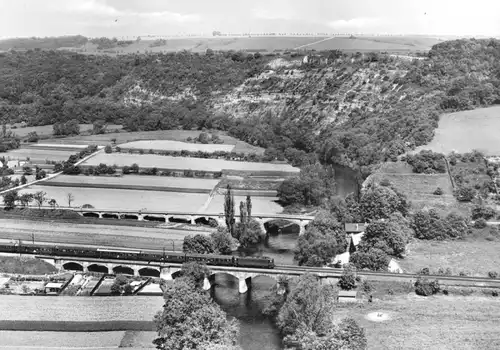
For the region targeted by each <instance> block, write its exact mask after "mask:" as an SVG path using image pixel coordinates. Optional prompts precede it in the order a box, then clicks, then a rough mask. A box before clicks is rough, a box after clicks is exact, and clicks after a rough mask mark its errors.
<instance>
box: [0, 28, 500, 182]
mask: <svg viewBox="0 0 500 350" xmlns="http://www.w3.org/2000/svg"><path fill="white" fill-rule="evenodd" d="M244 39H245V40H246V38H239V39H238V38H223V39H204V40H206V42H207V43H208V44H210V45H213V44H214V43H218V44H220V45H222V44H223V43H225V46H224V47H226V48H235V47H237V45H240V44H241V45H242V46H243V43H244V42H245V41H244ZM285 39H286V40H285ZM431 39H432V38H423V37H413V38H412V39H411V40H409V39H408V38H407V39H404V38H402V37H388V38H383V37H376V38H367V37H362V38H361V37H360V38H351V39H347V38H335V39H331V40H324V41H322V42H318V41H319V40H321V38H314V40H315V41H316V42H312V41H311V40H312V39H311V38H302V37H300V38H299V37H296V38H247V41H246V44H245V45H247V46H246V47H249V46H248V45H249V43H250V42H252V45H254V46H253V47H254V48H257V47H262V46H266V45H269V46H266V47H268V48H269V49H271V48H272V46H271V43H272V42H273V40H278V41H279V42H281V43H282V46H281V47H280V46H275V47H278V48H280V49H283V48H284V47H286V46H289V47H292V46H295V45H298V46H302V47H304V49H305V50H306V49H308V48H309V49H310V48H311V47H315V46H316V47H318V46H320V45H325V46H326V45H327V43H331V44H333V43H336V45H340V44H341V43H343V45H344V44H345V46H344V48H346V49H345V50H343V51H336V50H332V49H329V50H324V51H315V52H312V51H310V50H309V51H307V52H302V51H301V52H297V51H295V52H293V51H292V52H289V51H282V52H279V53H250V52H229V51H225V50H224V51H222V52H210V51H209V52H207V54H197V53H192V52H187V51H180V52H177V53H173V52H170V53H164V52H162V53H148V54H137V53H136V52H134V54H133V55H117V56H116V57H115V56H113V55H80V54H75V53H68V52H61V51H58V52H48V51H45V50H41V51H31V52H27V53H26V52H11V53H3V54H0V76H1V77H2V79H1V81H0V119H1V121H2V122H4V123H13V122H22V121H24V122H26V123H27V124H28V125H29V126H38V125H48V124H54V123H57V122H66V121H68V120H70V119H77V121H78V122H80V123H92V122H93V121H95V120H98V119H101V120H104V121H105V122H107V123H112V124H120V125H123V126H124V128H125V129H127V130H131V131H152V130H173V129H184V130H202V129H203V128H206V129H219V130H223V131H227V132H228V134H229V135H231V136H234V137H237V138H239V139H241V140H243V141H246V142H248V143H250V144H252V145H254V146H260V147H263V148H266V149H267V150H266V152H267V153H268V154H269V156H270V157H271V158H275V159H283V158H286V159H287V160H290V161H292V163H293V164H294V165H301V164H304V163H307V162H310V161H311V157H315V156H316V155H318V156H319V158H320V159H321V160H322V161H323V162H325V163H341V164H344V165H349V166H351V167H360V169H362V170H363V171H364V172H365V173H366V171H369V170H370V167H372V166H373V165H375V164H378V163H380V162H383V161H386V160H387V159H397V156H398V155H401V154H403V153H406V152H408V151H410V150H412V149H413V148H415V147H418V146H422V145H426V144H428V143H429V142H431V140H432V139H433V137H434V134H435V130H436V129H437V128H438V122H439V120H440V118H439V117H440V115H443V114H447V113H452V112H458V111H465V110H472V109H478V108H480V107H486V106H491V105H495V104H500V41H498V40H494V39H483V40H477V39H461V40H453V41H446V42H440V43H437V44H435V45H433V46H432V48H431V50H429V51H428V52H426V53H425V55H420V56H419V57H418V59H415V57H412V55H411V54H409V53H408V51H406V52H405V53H403V54H400V55H395V54H393V53H394V52H395V51H389V54H386V53H383V52H380V51H377V50H376V48H377V47H378V48H381V47H382V46H383V47H385V48H387V47H393V48H394V49H395V50H400V49H401V48H403V47H405V48H408V47H413V48H423V47H426V45H429V44H430V43H431ZM179 40H180V41H179ZM193 40H194V41H195V40H200V39H173V40H166V43H165V42H156V44H162V45H165V46H168V45H172V50H173V44H174V43H175V44H176V45H177V44H179V43H181V42H184V43H189V45H191V44H192V43H193V42H194V41H193ZM376 40H378V41H376ZM432 40H439V39H432ZM385 41H390V42H385ZM113 42H114V41H113ZM124 43H125V42H123V41H122V42H119V41H117V42H116V45H120V44H124ZM152 43H155V42H153V41H145V40H141V41H135V42H133V43H132V44H130V45H128V46H126V47H120V49H119V50H126V49H129V48H134V49H135V48H137V47H143V48H144V49H146V48H147V47H150V46H149V45H151V44H152ZM347 43H351V44H352V45H351V46H347ZM361 44H364V45H365V47H366V48H367V47H371V48H372V49H373V51H375V52H366V51H361V50H359V53H358V52H357V51H356V50H354V47H358V48H359V47H361V46H359V45H361ZM92 45H93V47H96V45H97V46H98V45H101V47H103V46H104V45H105V46H106V47H109V46H110V45H113V44H112V43H110V42H108V41H105V40H104V41H103V40H101V41H99V40H98V41H97V42H94V43H92ZM186 45H187V44H186ZM306 45H307V46H306ZM386 45H387V46H386ZM87 46H90V44H87ZM158 47H161V46H155V47H152V48H151V49H157V48H158ZM179 48H180V46H176V50H178V49H179ZM332 48H333V47H332ZM349 48H350V49H349ZM148 50H149V49H148ZM198 50H199V51H203V46H199V47H198ZM401 50H402V49H401ZM353 51H354V52H353ZM386 51H387V50H386ZM305 55H308V60H307V62H305V60H304V57H305ZM491 111H494V110H493V109H492V110H491ZM490 113H491V112H490ZM463 115H464V116H465V117H464V118H465V119H468V118H469V117H470V116H471V115H470V114H463ZM479 119H480V120H482V119H484V118H482V119H481V118H479ZM443 120H444V119H443ZM463 125H467V124H463ZM488 125H490V129H492V130H489V131H488V132H489V134H491V135H492V137H494V135H495V134H494V132H495V131H496V129H493V128H494V127H496V126H497V124H488ZM484 128H488V126H487V125H485V127H484ZM447 130H448V134H449V133H450V132H451V133H452V134H453V133H456V128H455V129H454V128H447ZM439 131H440V129H438V132H439ZM460 135H463V136H462V137H463V138H466V137H467V136H468V134H467V132H463V133H461V134H460ZM478 135H480V134H478ZM439 142H442V141H439ZM457 142H460V141H457ZM490 142H494V139H493V138H492V141H490ZM455 144H456V142H455Z"/></svg>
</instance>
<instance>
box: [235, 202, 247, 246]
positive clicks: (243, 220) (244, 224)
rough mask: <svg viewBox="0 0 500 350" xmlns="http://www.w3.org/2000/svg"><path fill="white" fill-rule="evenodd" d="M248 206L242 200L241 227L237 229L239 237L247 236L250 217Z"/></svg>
mask: <svg viewBox="0 0 500 350" xmlns="http://www.w3.org/2000/svg"><path fill="white" fill-rule="evenodd" d="M247 214H248V212H247V206H246V204H245V202H240V224H239V226H240V229H239V230H236V231H237V237H236V238H238V239H239V238H240V237H241V236H246V234H247V230H248V217H247Z"/></svg>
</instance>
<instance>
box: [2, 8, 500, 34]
mask: <svg viewBox="0 0 500 350" xmlns="http://www.w3.org/2000/svg"><path fill="white" fill-rule="evenodd" d="M214 30H218V31H221V32H226V33H227V32H238V33H241V32H253V33H259V32H286V33H290V32H301V33H304V32H328V33H370V34H377V33H379V34H380V33H389V34H434V35H486V36H500V0H474V1H471V0H467V1H466V0H454V1H452V0H342V1H341V0H251V1H240V0H175V1H174V0H0V37H3V38H5V37H30V36H38V37H43V36H60V35H75V34H81V35H84V36H89V37H96V36H107V37H113V36H116V37H126V36H138V35H175V34H180V33H196V34H198V33H204V34H206V35H208V34H211V33H212V31H214Z"/></svg>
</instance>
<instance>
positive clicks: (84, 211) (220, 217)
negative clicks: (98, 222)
mask: <svg viewBox="0 0 500 350" xmlns="http://www.w3.org/2000/svg"><path fill="white" fill-rule="evenodd" d="M61 209H70V210H73V211H75V212H77V213H78V214H80V215H82V216H85V217H95V218H101V219H102V218H111V219H131V220H139V221H161V222H184V223H187V224H193V225H194V224H197V223H207V224H208V223H214V225H215V224H216V225H217V226H225V225H226V220H225V217H224V214H223V213H199V212H173V211H172V212H166V211H140V210H117V209H98V208H61ZM252 219H254V220H256V221H257V222H258V223H259V224H260V225H261V228H262V230H263V231H264V232H266V227H265V224H266V223H268V222H270V221H274V220H285V221H288V222H290V223H293V224H296V225H298V226H299V235H302V234H303V233H304V231H305V229H306V227H307V225H308V224H309V223H310V222H311V221H312V220H313V219H314V216H306V215H295V214H259V213H255V214H254V213H252ZM235 220H236V221H237V222H238V221H239V217H235Z"/></svg>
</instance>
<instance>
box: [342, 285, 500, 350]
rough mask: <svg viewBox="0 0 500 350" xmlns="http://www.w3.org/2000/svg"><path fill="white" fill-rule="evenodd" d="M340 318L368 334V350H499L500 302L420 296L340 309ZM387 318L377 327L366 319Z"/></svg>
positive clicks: (498, 299)
mask: <svg viewBox="0 0 500 350" xmlns="http://www.w3.org/2000/svg"><path fill="white" fill-rule="evenodd" d="M334 312H335V316H336V317H338V318H343V317H347V316H350V317H353V318H354V319H355V320H356V321H357V322H359V324H360V325H361V326H362V327H363V328H364V329H365V332H366V335H367V339H368V349H370V350H371V349H433V350H448V349H449V350H452V349H453V350H462V349H463V350H465V349H500V333H499V332H498V330H499V329H500V298H493V297H473V296H469V297H456V296H453V297H451V296H442V295H440V296H435V297H427V298H426V297H419V296H416V295H415V294H413V293H412V294H409V295H408V296H401V297H395V298H394V299H391V300H384V301H377V302H374V303H367V304H365V306H362V307H353V308H340V309H336V310H335V311H334ZM372 312H377V313H379V312H380V313H383V314H386V315H387V316H388V317H389V319H388V320H387V321H384V322H374V321H370V320H368V319H366V318H365V317H366V316H367V315H368V314H370V313H372Z"/></svg>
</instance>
